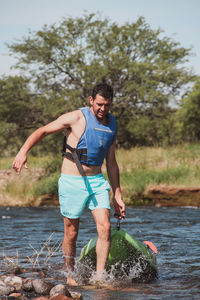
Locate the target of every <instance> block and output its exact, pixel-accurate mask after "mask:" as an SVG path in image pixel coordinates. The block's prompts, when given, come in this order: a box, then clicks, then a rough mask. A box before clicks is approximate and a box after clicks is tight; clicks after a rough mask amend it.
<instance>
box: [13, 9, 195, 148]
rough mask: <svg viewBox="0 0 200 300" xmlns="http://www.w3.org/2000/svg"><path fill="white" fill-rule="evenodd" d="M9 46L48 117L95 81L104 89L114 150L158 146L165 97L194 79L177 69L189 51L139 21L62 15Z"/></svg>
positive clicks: (81, 97)
mask: <svg viewBox="0 0 200 300" xmlns="http://www.w3.org/2000/svg"><path fill="white" fill-rule="evenodd" d="M9 49H10V52H11V53H12V54H14V55H16V57H17V58H18V63H17V65H16V67H17V68H20V69H22V70H23V72H24V74H26V78H28V80H29V81H30V82H31V84H32V89H33V88H34V94H35V95H36V94H37V96H38V98H39V99H40V101H39V103H40V105H41V106H42V107H43V106H46V109H47V111H49V114H50V115H51V117H56V115H57V113H58V112H60V113H62V112H64V111H70V110H73V109H76V108H78V107H80V106H84V105H88V96H89V95H90V92H91V89H92V87H93V86H94V84H96V83H98V82H107V83H109V84H111V85H112V86H113V88H114V91H115V98H114V101H113V106H112V112H113V113H114V114H115V115H116V116H117V119H118V124H119V126H118V128H119V130H118V131H119V132H118V142H119V144H121V145H130V144H131V145H135V144H149V145H150V144H155V143H160V142H162V138H163V132H161V131H162V129H161V128H163V129H164V128H165V129H166V126H168V125H169V129H170V126H171V123H170V122H171V121H169V122H168V120H169V114H170V112H171V108H170V106H169V102H170V99H172V98H173V97H179V95H180V91H181V90H182V89H183V87H184V86H185V85H187V84H188V83H190V82H191V81H192V80H194V76H193V74H191V73H190V71H188V70H186V69H185V68H184V67H183V65H184V63H185V62H186V61H187V60H188V57H189V55H190V53H191V49H185V48H183V47H181V46H180V44H179V43H178V42H175V41H173V40H172V39H170V38H168V37H165V36H164V34H163V32H162V31H161V30H160V29H157V30H153V29H151V28H150V26H149V25H148V24H147V23H146V21H145V19H144V18H143V17H140V18H138V20H137V21H136V22H134V23H125V24H123V25H119V24H117V23H115V22H111V21H110V20H109V19H107V18H102V16H100V15H98V14H86V15H84V16H83V17H78V18H67V19H64V20H63V21H62V22H60V23H59V24H53V25H51V26H47V25H45V26H43V28H42V29H41V30H39V31H37V32H30V33H29V35H28V36H27V37H24V38H23V39H22V40H20V41H18V42H15V43H12V44H11V45H9ZM42 97H43V98H45V101H43V102H42V101H41V98H42ZM28 101H32V100H31V99H29V100H28ZM37 102H38V99H37ZM41 102H42V104H41ZM30 103H31V106H32V105H33V108H34V107H35V106H34V105H35V103H34V104H33V102H29V104H30ZM59 105H60V109H59ZM36 106H37V105H36ZM54 106H55V108H56V109H54ZM37 107H38V106H37ZM43 108H44V107H43ZM42 112H43V113H44V115H45V109H42ZM55 112H56V113H55ZM36 115H37V112H36ZM36 119H37V117H36ZM46 119H50V118H45V117H43V119H42V121H46ZM38 122H39V121H38ZM39 123H40V122H39ZM24 124H25V120H24ZM27 124H29V120H27ZM165 131H166V130H165Z"/></svg>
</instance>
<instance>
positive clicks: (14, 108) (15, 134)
mask: <svg viewBox="0 0 200 300" xmlns="http://www.w3.org/2000/svg"><path fill="white" fill-rule="evenodd" d="M29 83H30V82H29V80H28V79H26V78H23V77H21V76H14V77H12V76H9V77H7V78H2V79H0V133H1V134H0V153H1V154H0V156H2V155H11V154H14V153H16V151H17V149H19V147H20V146H21V144H22V143H23V142H24V140H25V139H26V137H27V136H28V135H29V134H30V133H31V132H32V131H33V130H34V129H36V128H37V127H39V126H42V125H44V124H45V123H48V122H50V121H51V120H52V119H53V118H54V117H57V116H58V115H59V114H60V107H63V103H61V101H59V99H57V101H56V103H55V101H53V105H52V99H51V98H49V99H46V97H44V96H42V95H35V94H34V93H32V92H31V89H30V86H29ZM55 104H56V105H55ZM59 104H61V105H59ZM57 106H58V108H57ZM63 112H64V111H63ZM50 142H51V145H49V143H50ZM49 143H48V146H51V147H50V152H51V150H52V151H54V152H55V148H58V141H57V142H56V141H52V140H51V138H49ZM59 144H60V143H59ZM48 146H47V145H46V143H44V144H43V146H41V149H43V150H44V149H46V147H48ZM60 148H61V145H60Z"/></svg>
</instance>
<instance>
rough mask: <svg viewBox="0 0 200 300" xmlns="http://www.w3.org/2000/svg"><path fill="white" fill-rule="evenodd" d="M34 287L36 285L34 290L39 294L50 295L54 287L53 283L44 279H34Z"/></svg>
mask: <svg viewBox="0 0 200 300" xmlns="http://www.w3.org/2000/svg"><path fill="white" fill-rule="evenodd" d="M33 287H34V290H35V292H36V293H37V294H39V295H48V294H49V292H50V290H51V288H52V284H50V283H47V282H45V281H44V280H42V279H34V280H33Z"/></svg>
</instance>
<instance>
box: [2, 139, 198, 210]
mask: <svg viewBox="0 0 200 300" xmlns="http://www.w3.org/2000/svg"><path fill="white" fill-rule="evenodd" d="M116 156H117V161H118V164H119V168H120V180H121V187H122V190H123V197H124V201H125V203H126V204H127V205H156V206H197V207H200V183H199V178H200V164H199V163H200V145H199V144H184V145H179V146H173V147H167V148H161V147H157V148H156V147H154V148H152V147H141V148H137V147H136V148H132V149H129V150H124V149H119V150H117V153H116ZM12 160H13V158H2V159H0V189H1V195H0V206H40V205H58V198H57V180H58V178H59V176H60V166H61V163H62V159H61V158H60V157H59V156H57V157H56V156H55V157H50V156H49V157H48V156H45V157H31V156H30V157H29V169H28V170H25V169H23V171H22V173H21V174H20V175H17V174H15V173H14V171H12V170H11V168H10V166H11V164H12ZM102 169H103V173H104V174H105V176H106V173H105V166H103V168H102Z"/></svg>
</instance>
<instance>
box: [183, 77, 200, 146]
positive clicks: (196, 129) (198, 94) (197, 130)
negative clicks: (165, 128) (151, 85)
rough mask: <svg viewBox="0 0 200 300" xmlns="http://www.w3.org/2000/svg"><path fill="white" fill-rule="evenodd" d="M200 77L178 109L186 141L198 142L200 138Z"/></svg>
mask: <svg viewBox="0 0 200 300" xmlns="http://www.w3.org/2000/svg"><path fill="white" fill-rule="evenodd" d="M199 111H200V79H198V80H197V82H196V84H195V85H194V87H193V89H192V91H191V93H189V94H188V96H187V97H185V98H183V99H182V103H181V108H180V110H179V111H178V119H179V122H180V129H181V133H182V138H183V140H185V141H189V142H196V141H199V140H200V126H199V124H200V114H199Z"/></svg>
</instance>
